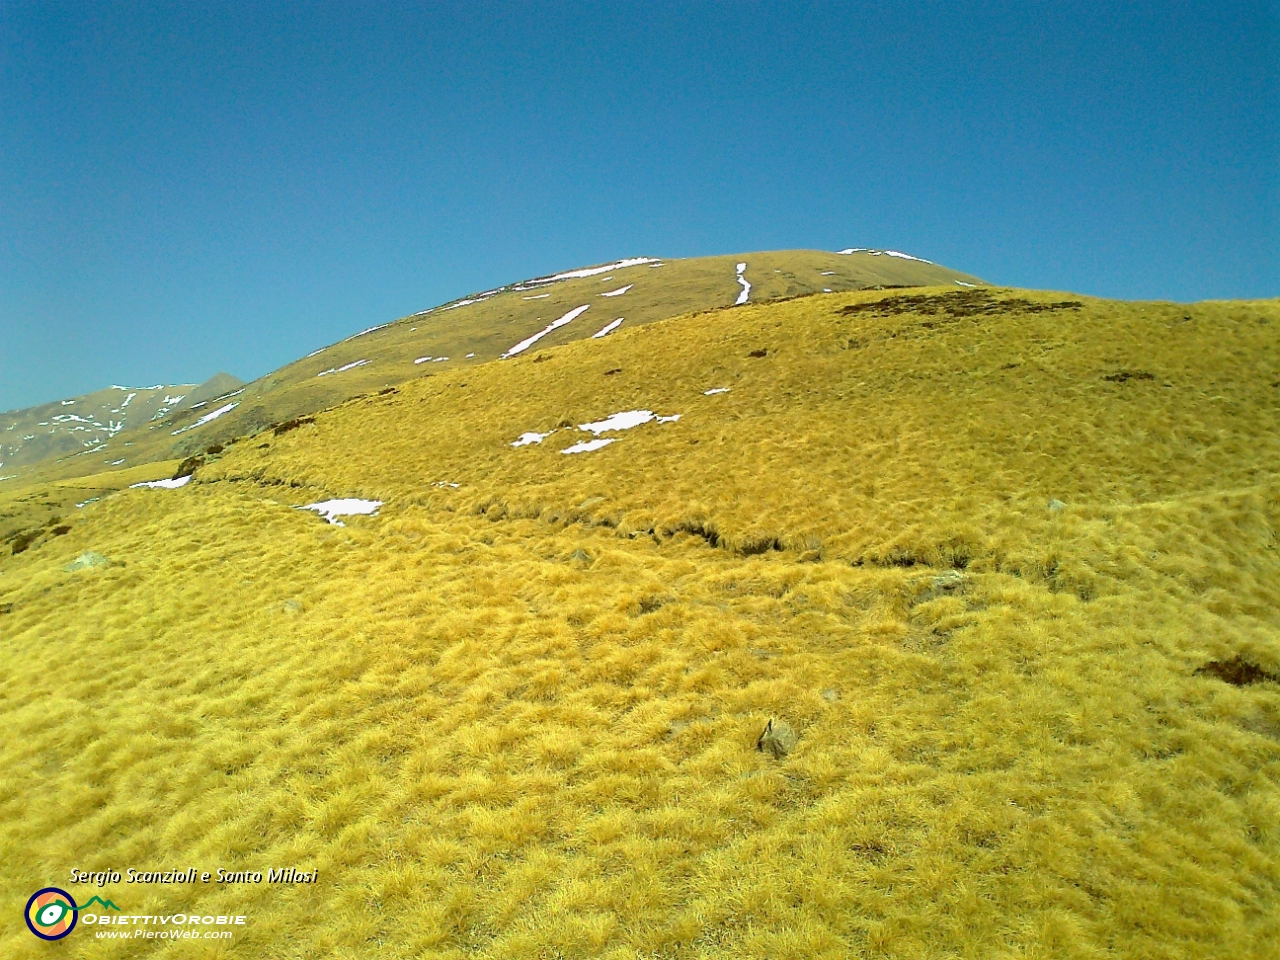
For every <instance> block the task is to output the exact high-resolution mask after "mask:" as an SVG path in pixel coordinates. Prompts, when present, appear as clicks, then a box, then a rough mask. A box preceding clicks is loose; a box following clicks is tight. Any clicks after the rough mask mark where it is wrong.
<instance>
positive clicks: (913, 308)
mask: <svg viewBox="0 0 1280 960" xmlns="http://www.w3.org/2000/svg"><path fill="white" fill-rule="evenodd" d="M1083 306H1084V302H1083V301H1081V300H1057V301H1054V302H1051V303H1038V302H1036V301H1034V300H1027V299H1026V298H1024V297H1006V298H999V297H994V296H992V295H991V294H990V293H987V292H985V291H981V290H957V291H956V292H955V293H941V294H933V295H928V294H920V295H918V296H911V297H886V298H885V299H883V300H872V301H870V302H868V303H851V304H849V305H848V306H847V307H843V308H842V309H841V310H840V313H841V314H842V315H843V316H846V317H848V316H854V315H856V314H860V313H875V314H881V315H896V314H902V313H922V314H925V315H926V316H936V315H938V314H944V315H945V316H948V317H974V316H995V315H997V314H1003V313H1049V312H1053V311H1057V310H1079V309H1080V308H1081V307H1083Z"/></svg>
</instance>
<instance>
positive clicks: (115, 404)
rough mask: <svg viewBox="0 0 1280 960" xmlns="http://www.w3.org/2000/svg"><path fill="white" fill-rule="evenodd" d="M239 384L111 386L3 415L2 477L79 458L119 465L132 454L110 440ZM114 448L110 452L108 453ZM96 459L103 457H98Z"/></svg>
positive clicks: (222, 376) (223, 379)
mask: <svg viewBox="0 0 1280 960" xmlns="http://www.w3.org/2000/svg"><path fill="white" fill-rule="evenodd" d="M240 386H242V383H241V381H239V380H237V379H236V378H235V377H233V376H231V375H230V374H226V373H219V374H217V375H216V376H214V377H213V378H211V379H210V380H207V381H206V382H205V383H202V384H191V383H180V384H156V385H155V386H148V387H124V386H119V385H113V386H110V387H108V388H107V389H105V390H98V391H96V392H95V393H90V394H85V395H84V396H80V397H72V398H70V399H67V400H55V401H53V402H52V403H44V404H41V405H40V406H38V407H28V408H26V409H24V410H11V411H7V412H4V413H0V476H10V475H13V474H14V473H15V471H17V470H19V469H20V468H23V467H29V466H31V465H34V464H37V463H40V462H42V461H45V460H50V459H54V460H57V459H59V458H66V457H72V456H77V457H80V458H82V459H86V460H88V461H89V462H90V463H92V464H93V465H94V466H95V469H96V468H97V467H100V466H101V465H102V463H108V464H113V465H118V464H117V462H118V461H119V460H121V458H124V459H125V460H126V462H127V460H128V457H129V452H128V451H127V450H125V449H124V446H123V444H115V445H112V444H111V441H112V440H113V439H115V438H116V437H118V436H119V435H120V434H121V433H123V432H125V431H126V430H131V429H134V428H137V427H139V426H144V425H146V424H154V423H157V422H159V421H162V420H165V419H166V418H168V417H171V416H172V415H174V414H176V413H178V412H179V411H182V410H189V409H192V408H193V407H200V406H203V405H204V404H206V403H207V402H208V401H209V400H211V399H213V398H214V397H215V396H216V395H217V392H218V391H222V392H230V391H232V390H236V389H238V388H239V387H240ZM109 447H110V449H108V448H109ZM95 454H104V456H103V457H95V456H94V455H95Z"/></svg>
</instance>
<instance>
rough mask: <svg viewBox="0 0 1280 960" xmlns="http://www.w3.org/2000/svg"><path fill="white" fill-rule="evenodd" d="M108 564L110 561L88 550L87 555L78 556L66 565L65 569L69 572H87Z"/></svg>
mask: <svg viewBox="0 0 1280 960" xmlns="http://www.w3.org/2000/svg"><path fill="white" fill-rule="evenodd" d="M109 563H111V561H110V560H108V559H107V558H106V557H104V556H103V555H102V554H100V553H98V552H97V551H94V550H90V551H88V552H87V553H82V554H80V556H78V557H76V558H75V559H74V560H72V561H71V562H70V563H68V564H67V566H66V569H67V570H68V571H70V572H75V571H76V570H87V569H88V568H90V567H105V566H107V565H108V564H109Z"/></svg>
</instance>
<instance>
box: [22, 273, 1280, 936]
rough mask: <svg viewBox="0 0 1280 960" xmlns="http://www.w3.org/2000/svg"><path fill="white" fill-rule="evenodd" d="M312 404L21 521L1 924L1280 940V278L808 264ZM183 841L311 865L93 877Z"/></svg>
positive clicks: (35, 491) (170, 855)
mask: <svg viewBox="0 0 1280 960" xmlns="http://www.w3.org/2000/svg"><path fill="white" fill-rule="evenodd" d="M540 346H541V345H540ZM726 388H727V389H726ZM717 390H718V391H721V392H713V393H708V391H717ZM633 410H643V411H649V412H651V413H652V414H653V415H654V416H653V417H652V418H651V419H648V420H647V422H643V423H640V424H639V425H636V426H634V427H632V428H630V429H625V430H613V431H611V430H607V429H599V436H598V439H601V440H604V439H612V440H613V442H612V443H609V444H608V445H604V446H601V447H599V448H598V449H592V450H587V451H585V452H581V453H571V454H565V453H563V452H562V451H563V450H565V449H567V448H569V447H570V446H572V445H576V444H579V443H581V442H583V441H590V440H592V439H597V437H596V435H595V433H593V432H590V431H586V430H583V429H581V427H580V426H579V425H582V424H599V423H600V422H601V421H603V420H605V418H607V417H610V416H611V415H613V414H616V413H621V412H625V411H633ZM676 415H678V416H679V419H659V418H671V417H674V416H676ZM635 419H644V418H643V417H637V418H635ZM290 426H292V425H282V427H281V428H279V429H271V428H268V429H265V430H263V431H262V432H260V433H258V434H257V435H256V436H251V437H248V436H246V437H244V438H242V439H240V440H238V441H237V442H235V443H233V444H231V445H229V446H226V447H225V449H223V450H221V451H220V452H219V453H218V454H215V455H208V456H206V457H205V462H204V463H203V464H202V465H200V466H199V467H198V468H197V469H196V472H195V476H194V478H193V480H192V481H191V482H189V483H188V484H187V485H186V486H183V487H181V488H178V489H159V488H138V489H128V488H126V489H123V490H120V491H119V492H116V493H107V492H106V490H107V488H108V487H111V488H113V489H114V488H115V487H118V486H120V482H119V480H118V479H115V480H111V482H110V483H108V482H107V480H95V479H94V478H92V477H89V478H82V479H81V480H78V481H76V482H77V483H80V484H81V485H82V488H83V489H94V484H95V483H99V484H102V485H103V486H102V490H103V495H102V496H101V497H100V499H99V500H98V501H97V502H93V503H89V504H87V505H86V506H84V507H82V508H73V509H72V511H71V513H70V515H66V516H61V517H60V518H59V520H58V521H57V525H58V527H66V528H67V529H66V530H65V531H63V532H61V533H57V534H55V533H54V530H55V529H56V528H55V527H54V525H53V524H54V521H52V520H42V521H41V523H42V524H43V526H41V527H39V529H33V530H32V531H30V536H29V537H28V538H27V542H26V543H24V549H22V550H21V551H19V552H17V553H15V554H12V555H11V554H10V553H9V552H8V551H7V550H6V551H5V553H4V555H0V730H2V731H3V737H2V738H0V752H2V755H3V762H2V763H0V809H2V810H3V815H2V817H0V864H2V865H3V869H0V893H2V898H3V903H4V905H5V906H4V909H5V911H6V915H7V916H9V917H10V921H9V922H7V923H6V924H5V926H4V927H3V933H2V935H0V955H2V956H4V957H6V958H8V957H13V958H38V957H46V956H53V955H57V956H64V957H77V958H78V957H85V958H94V960H97V958H126V957H148V958H150V957H156V958H170V957H172V958H178V957H182V958H224V957H225V958H233V957H234V958H239V957H246V958H247V957H264V958H304V957H305V958H311V957H316V958H319V957H340V958H357V957H388V958H401V957H404V958H408V957H440V958H464V957H479V958H495V960H496V958H507V960H524V958H569V957H574V958H579V957H580V958H586V957H603V958H617V960H622V958H658V957H661V958H711V957H726V958H727V957H733V958H757V960H788V958H791V960H803V958H833V960H834V958H850V957H858V958H863V957H865V958H871V957H876V958H887V957H893V958H904V960H905V958H1007V960H1013V958H1028V960H1029V958H1044V960H1049V958H1054V960H1057V958H1104V957H1105V958H1159V960H1163V958H1168V960H1173V958H1228V957H1229V958H1242V960H1243V958H1258V960H1263V958H1273V957H1276V956H1277V955H1278V951H1280V947H1278V946H1277V944H1280V550H1278V541H1277V530H1278V529H1280V475H1278V474H1277V463H1280V302H1276V301H1268V302H1251V303H1244V302H1230V303H1227V302H1223V303H1202V304H1196V305H1191V306H1187V305H1178V304H1170V303H1117V302H1111V301H1104V300H1096V299H1091V298H1087V297H1079V296H1073V295H1068V294H1057V293H1052V294H1051V293H1041V292H1032V291H1022V290H1008V289H998V288H980V289H975V290H957V289H956V288H955V287H954V286H952V287H950V288H949V289H948V288H942V287H931V288H924V289H915V290H908V291H880V292H873V291H861V292H836V293H831V294H818V295H814V296H806V297H801V298H798V299H792V300H784V301H780V302H774V303H762V304H758V305H757V304H750V303H749V304H747V305H745V306H741V307H732V308H726V309H722V310H717V311H710V312H704V313H700V314H694V315H685V316H680V317H676V318H674V319H668V320H662V321H658V322H653V323H649V324H646V325H643V326H637V327H635V328H632V329H628V328H627V327H625V326H624V327H623V328H622V329H619V330H618V331H617V332H616V333H613V334H611V335H610V336H608V337H606V338H604V339H598V340H593V339H585V340H578V341H576V342H571V343H565V344H561V345H557V346H554V347H552V348H549V349H533V350H529V351H528V352H527V353H525V354H522V355H520V356H517V357H514V358H512V359H509V360H491V361H489V362H485V363H479V364H474V365H471V366H469V367H466V368H458V369H449V370H443V371H441V370H437V371H432V376H429V377H422V378H419V379H416V380H409V381H406V382H403V383H401V384H400V385H399V386H398V387H392V388H388V392H386V393H383V394H376V393H375V394H373V395H370V396H367V397H363V398H356V399H352V400H349V401H347V402H345V403H343V404H341V405H339V406H337V407H334V408H333V409H330V410H327V411H325V412H322V413H319V414H317V415H316V416H315V418H314V422H308V423H301V424H299V425H296V426H292V428H289V429H286V427H290ZM528 433H537V434H539V435H545V436H544V437H543V439H542V440H541V441H540V442H527V443H525V444H523V445H521V446H513V445H512V444H513V443H514V442H515V441H516V440H517V439H518V438H521V437H522V435H525V434H528ZM175 466H176V464H173V463H168V464H151V465H149V466H143V467H138V468H136V470H137V471H138V473H137V475H136V479H135V478H133V477H132V476H131V479H130V482H136V480H137V479H154V478H157V477H163V476H168V475H171V474H172V472H173V470H174V468H175ZM148 471H149V472H148ZM144 474H145V476H144ZM50 482H51V481H50ZM62 482H70V481H62ZM41 492H42V489H41V488H39V487H38V486H27V487H23V488H14V490H13V491H9V490H4V491H3V492H2V493H0V496H4V497H7V498H11V500H15V501H16V499H17V498H19V497H24V498H28V499H27V501H26V502H29V503H30V502H36V501H38V500H39V495H40V493H41ZM44 492H47V491H44ZM348 497H361V498H368V499H373V500H378V501H382V506H381V508H380V510H379V511H378V513H377V514H376V515H372V516H353V517H347V518H345V526H338V525H331V524H328V523H326V522H325V521H324V520H323V519H322V518H321V517H319V516H317V515H316V514H315V513H314V512H310V511H302V510H298V509H295V508H296V507H298V506H301V505H305V504H310V503H313V502H316V501H323V500H328V499H332V498H348ZM9 505H10V506H12V504H9ZM33 509H34V508H33ZM90 552H92V553H95V554H98V555H100V556H101V558H102V559H101V560H100V561H99V562H98V564H97V565H85V564H83V563H81V564H77V563H76V561H77V558H81V557H83V556H84V555H85V554H87V553H90ZM770 720H773V721H774V722H775V724H777V725H779V727H780V725H781V724H783V723H785V724H786V725H788V726H789V727H790V728H791V730H792V731H794V734H795V739H794V742H793V743H784V744H783V745H784V746H789V747H790V749H789V750H784V749H778V750H776V751H771V750H761V749H759V747H758V741H759V738H760V736H761V733H762V731H764V730H765V727H766V724H767V723H769V721H770ZM782 739H783V740H785V739H786V738H785V737H784V738H782ZM188 866H193V867H195V868H197V869H198V870H209V871H213V870H216V869H217V868H219V867H221V868H224V869H226V870H241V871H245V870H260V871H263V872H264V874H265V871H266V870H267V869H268V868H276V867H288V866H296V867H298V868H300V869H305V870H318V879H317V882H315V883H314V884H303V885H296V886H292V885H286V884H268V883H265V882H264V883H260V884H242V885H235V884H218V883H208V884H205V883H200V882H196V883H187V884H178V885H168V886H164V885H150V886H144V885H138V884H133V885H131V884H127V883H123V882H121V883H115V884H109V885H107V886H105V887H102V888H97V887H93V886H89V885H84V884H81V885H78V886H68V873H69V871H70V870H71V869H73V868H78V869H83V870H104V869H109V868H114V869H116V870H119V871H121V872H123V871H125V870H126V869H127V868H129V867H134V868H137V869H151V870H157V869H165V868H170V867H188ZM48 885H57V886H62V887H65V888H66V889H68V890H70V891H72V892H73V893H74V894H75V896H76V897H77V898H78V899H79V900H80V902H82V903H83V902H84V901H86V900H88V898H89V897H90V896H92V895H94V894H99V895H101V896H102V897H104V898H107V899H110V900H112V901H113V902H114V903H115V904H117V905H119V907H120V908H121V910H122V911H123V912H124V913H129V914H146V915H169V914H174V913H187V912H190V913H199V914H218V915H222V914H241V915H245V916H246V917H247V923H246V924H245V925H244V926H241V927H237V928H235V936H234V938H233V939H232V940H229V941H210V942H204V941H178V942H171V941H168V940H157V939H141V938H131V939H128V940H121V939H100V938H98V937H97V936H96V932H97V928H96V927H94V926H91V925H89V924H83V925H81V926H80V927H78V928H77V929H76V930H75V931H74V932H73V933H72V934H71V935H70V936H69V937H68V938H67V939H66V940H63V941H60V942H59V943H56V944H46V943H42V942H40V941H38V940H36V939H35V938H34V937H32V936H31V935H30V934H29V933H28V932H27V931H26V929H25V928H24V926H23V925H22V924H21V923H19V922H18V921H17V920H16V919H15V918H17V917H18V916H19V915H20V914H21V913H22V908H23V905H24V904H25V903H26V900H27V898H28V897H29V896H30V895H31V893H32V892H34V891H35V890H36V889H38V888H40V887H43V886H48Z"/></svg>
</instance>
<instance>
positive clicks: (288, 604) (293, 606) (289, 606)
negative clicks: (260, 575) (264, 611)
mask: <svg viewBox="0 0 1280 960" xmlns="http://www.w3.org/2000/svg"><path fill="white" fill-rule="evenodd" d="M284 612H285V613H301V612H302V604H301V603H299V602H298V601H297V600H286V601H285V602H284Z"/></svg>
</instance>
